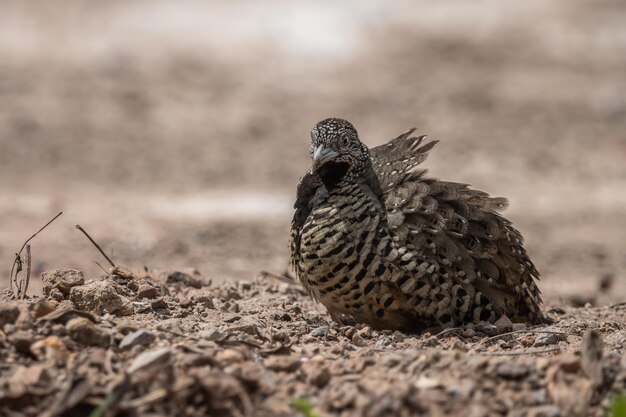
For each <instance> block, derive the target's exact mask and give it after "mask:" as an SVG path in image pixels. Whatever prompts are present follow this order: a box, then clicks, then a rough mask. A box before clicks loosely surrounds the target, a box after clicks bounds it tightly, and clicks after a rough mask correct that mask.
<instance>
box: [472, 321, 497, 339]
mask: <svg viewBox="0 0 626 417" xmlns="http://www.w3.org/2000/svg"><path fill="white" fill-rule="evenodd" d="M474 331H477V332H479V333H483V334H486V335H487V336H496V335H498V334H500V333H499V331H498V328H497V327H496V326H494V325H493V324H491V323H489V322H487V321H481V322H478V323H477V324H476V326H474Z"/></svg>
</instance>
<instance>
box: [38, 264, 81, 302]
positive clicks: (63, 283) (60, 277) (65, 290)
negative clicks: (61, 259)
mask: <svg viewBox="0 0 626 417" xmlns="http://www.w3.org/2000/svg"><path fill="white" fill-rule="evenodd" d="M41 278H42V280H43V293H44V294H45V295H50V291H51V290H52V289H58V290H59V291H60V292H61V294H63V296H64V297H67V296H68V295H69V294H70V290H71V289H72V288H73V287H76V286H77V285H83V284H84V283H85V277H84V275H83V272H82V271H78V270H76V269H66V268H62V269H54V270H52V271H45V272H44V273H42V274H41Z"/></svg>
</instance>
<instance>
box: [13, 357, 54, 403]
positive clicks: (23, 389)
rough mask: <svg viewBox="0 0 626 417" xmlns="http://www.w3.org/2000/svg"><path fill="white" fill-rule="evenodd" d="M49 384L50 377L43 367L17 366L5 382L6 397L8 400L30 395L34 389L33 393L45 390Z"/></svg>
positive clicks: (36, 365)
mask: <svg viewBox="0 0 626 417" xmlns="http://www.w3.org/2000/svg"><path fill="white" fill-rule="evenodd" d="M51 383H52V377H51V376H50V374H49V371H48V369H47V367H46V366H45V365H43V364H35V365H32V366H30V367H26V366H19V367H18V368H17V370H16V371H15V372H14V373H13V375H11V377H10V378H9V379H8V381H7V388H8V391H7V393H6V395H7V396H8V397H9V398H20V397H22V396H24V395H25V394H29V393H31V390H33V389H34V388H35V389H36V390H34V391H37V390H41V389H45V388H47V387H49V386H50V384H51ZM3 397H4V395H3Z"/></svg>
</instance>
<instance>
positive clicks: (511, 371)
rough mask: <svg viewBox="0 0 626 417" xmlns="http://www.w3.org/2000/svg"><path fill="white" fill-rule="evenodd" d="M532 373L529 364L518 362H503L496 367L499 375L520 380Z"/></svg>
mask: <svg viewBox="0 0 626 417" xmlns="http://www.w3.org/2000/svg"><path fill="white" fill-rule="evenodd" d="M529 373H530V367H529V366H528V365H524V364H520V363H516V362H502V363H500V364H499V365H498V367H497V368H496V374H497V375H498V376H499V377H502V378H504V379H510V380H518V379H522V378H524V377H525V376H526V375H528V374H529Z"/></svg>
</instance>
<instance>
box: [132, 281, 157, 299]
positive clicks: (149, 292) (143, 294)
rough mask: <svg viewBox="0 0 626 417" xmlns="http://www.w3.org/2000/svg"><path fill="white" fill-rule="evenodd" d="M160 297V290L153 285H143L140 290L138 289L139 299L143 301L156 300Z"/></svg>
mask: <svg viewBox="0 0 626 417" xmlns="http://www.w3.org/2000/svg"><path fill="white" fill-rule="evenodd" d="M158 296H159V289H158V288H156V287H153V286H152V285H148V284H141V285H140V286H139V288H137V298H138V299H142V298H148V299H154V298H157V297H158Z"/></svg>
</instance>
